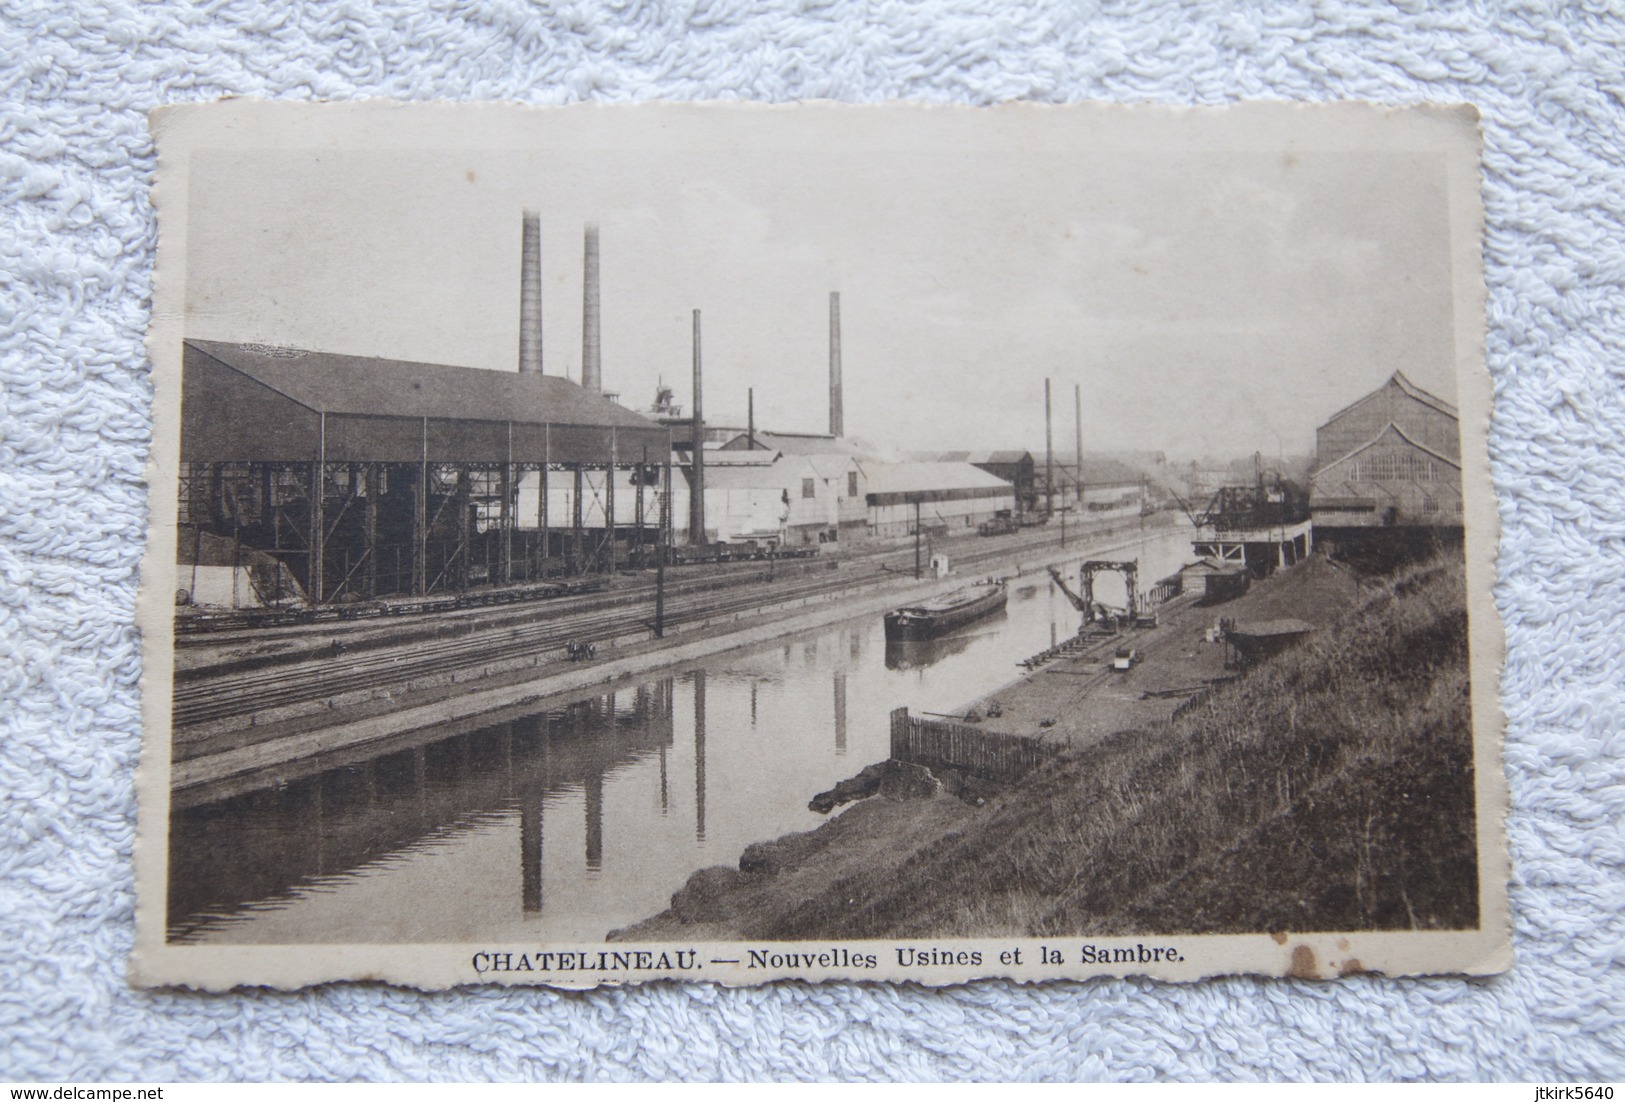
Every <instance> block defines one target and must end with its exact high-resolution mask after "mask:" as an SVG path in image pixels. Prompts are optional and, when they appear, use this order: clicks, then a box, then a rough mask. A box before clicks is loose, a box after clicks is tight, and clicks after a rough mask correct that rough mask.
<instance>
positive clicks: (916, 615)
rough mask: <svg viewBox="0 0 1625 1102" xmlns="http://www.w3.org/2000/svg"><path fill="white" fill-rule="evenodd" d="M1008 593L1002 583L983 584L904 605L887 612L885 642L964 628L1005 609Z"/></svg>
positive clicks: (933, 636)
mask: <svg viewBox="0 0 1625 1102" xmlns="http://www.w3.org/2000/svg"><path fill="white" fill-rule="evenodd" d="M1008 598H1009V594H1008V592H1007V591H1006V588H1005V584H1004V583H1003V582H984V583H980V584H977V585H970V586H966V587H965V588H964V589H958V590H955V591H954V592H952V593H945V594H943V595H942V596H940V597H933V598H931V599H930V600H929V601H923V602H921V603H920V604H917V605H905V606H904V607H902V608H896V609H893V610H892V611H890V612H888V613H886V639H887V640H888V641H889V642H895V643H912V642H918V641H919V640H922V639H935V638H936V637H937V636H939V635H942V634H944V633H946V632H950V631H952V630H953V629H955V628H957V627H962V626H964V625H965V624H969V623H971V622H972V621H975V620H980V619H981V618H982V617H984V616H991V615H992V614H993V613H995V612H998V611H999V610H1000V609H1002V608H1004V606H1005V602H1006V601H1007V600H1008Z"/></svg>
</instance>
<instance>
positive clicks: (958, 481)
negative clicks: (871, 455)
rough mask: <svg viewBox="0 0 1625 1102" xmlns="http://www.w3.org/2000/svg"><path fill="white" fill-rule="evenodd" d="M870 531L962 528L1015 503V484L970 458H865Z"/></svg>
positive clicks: (1010, 508) (875, 533) (892, 533)
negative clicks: (898, 460)
mask: <svg viewBox="0 0 1625 1102" xmlns="http://www.w3.org/2000/svg"><path fill="white" fill-rule="evenodd" d="M863 469H864V473H865V475H866V476H867V486H868V492H867V495H866V496H867V501H868V507H869V533H870V534H871V535H873V536H878V537H881V538H885V537H890V536H907V535H912V534H913V533H914V532H915V531H916V530H917V529H919V530H927V531H932V530H935V531H940V530H942V529H947V530H948V531H950V532H959V531H963V530H965V529H967V528H970V529H974V528H975V527H976V525H978V524H980V523H981V522H982V521H984V520H989V519H991V518H992V517H994V516H997V515H998V514H1000V513H1005V514H1009V513H1011V512H1013V511H1014V510H1015V507H1016V490H1015V487H1014V486H1012V485H1011V484H1010V483H1008V482H1006V481H1005V480H1004V479H1002V478H999V477H998V476H996V475H991V474H989V473H987V472H986V471H984V470H982V469H980V468H978V467H974V466H972V465H971V464H969V463H865V464H864V465H863Z"/></svg>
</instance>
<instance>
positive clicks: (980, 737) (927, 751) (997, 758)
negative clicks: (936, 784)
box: [891, 708, 1058, 781]
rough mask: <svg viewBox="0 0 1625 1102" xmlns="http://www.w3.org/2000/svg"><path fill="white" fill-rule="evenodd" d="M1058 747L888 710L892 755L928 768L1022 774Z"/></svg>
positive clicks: (991, 776)
mask: <svg viewBox="0 0 1625 1102" xmlns="http://www.w3.org/2000/svg"><path fill="white" fill-rule="evenodd" d="M1057 749H1058V747H1055V746H1051V745H1049V744H1047V743H1044V742H1041V741H1039V740H1038V739H1035V738H1028V737H1027V736H1025V735H1006V734H1002V733H1000V732H997V731H984V730H982V729H980V728H978V727H972V726H970V725H969V724H965V723H949V722H946V721H943V720H936V719H920V718H918V717H916V716H911V715H909V714H908V709H907V708H896V709H893V710H892V714H891V756H892V758H893V759H895V760H897V761H906V762H912V763H913V764H915V765H923V766H926V767H927V768H931V769H937V768H950V769H958V770H961V771H963V772H966V773H971V774H974V775H975V776H978V777H983V778H985V779H987V780H994V781H1008V780H1014V779H1016V778H1017V777H1020V776H1022V775H1023V774H1024V773H1026V772H1027V771H1028V770H1030V769H1032V768H1033V767H1034V766H1036V765H1038V764H1039V763H1040V762H1042V761H1043V760H1044V759H1046V758H1048V757H1049V756H1051V755H1052V754H1054V753H1055V751H1056V750H1057Z"/></svg>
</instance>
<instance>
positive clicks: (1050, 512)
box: [1044, 379, 1055, 517]
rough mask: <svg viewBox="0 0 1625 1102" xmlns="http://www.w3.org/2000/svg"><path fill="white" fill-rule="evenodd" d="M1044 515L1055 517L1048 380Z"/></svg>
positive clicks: (1047, 388) (1053, 448) (1053, 443)
mask: <svg viewBox="0 0 1625 1102" xmlns="http://www.w3.org/2000/svg"><path fill="white" fill-rule="evenodd" d="M1044 515H1045V516H1046V517H1048V516H1054V515H1055V432H1054V428H1053V426H1052V425H1051V423H1050V415H1049V380H1048V379H1045V380H1044Z"/></svg>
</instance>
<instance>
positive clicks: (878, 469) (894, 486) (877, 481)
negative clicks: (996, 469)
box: [863, 463, 1011, 494]
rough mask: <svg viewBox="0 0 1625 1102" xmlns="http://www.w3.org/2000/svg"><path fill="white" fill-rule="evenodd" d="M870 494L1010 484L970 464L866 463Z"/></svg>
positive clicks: (1004, 487)
mask: <svg viewBox="0 0 1625 1102" xmlns="http://www.w3.org/2000/svg"><path fill="white" fill-rule="evenodd" d="M863 472H864V474H865V475H867V476H868V491H869V493H870V494H910V493H921V492H930V491H933V490H978V489H987V490H1006V491H1007V490H1010V489H1011V486H1010V483H1008V482H1006V481H1005V480H1004V479H1002V478H1000V477H999V476H998V475H994V474H989V473H988V472H986V471H984V470H982V469H981V468H980V467H975V466H972V465H971V464H969V463H866V464H864V467H863Z"/></svg>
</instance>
